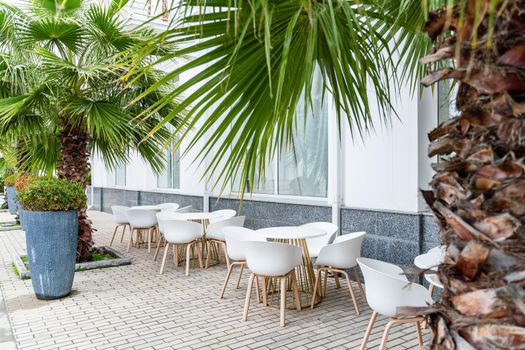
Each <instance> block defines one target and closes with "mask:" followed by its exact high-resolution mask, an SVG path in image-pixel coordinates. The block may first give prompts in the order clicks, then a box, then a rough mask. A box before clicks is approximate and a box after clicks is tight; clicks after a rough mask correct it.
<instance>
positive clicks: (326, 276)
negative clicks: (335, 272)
mask: <svg viewBox="0 0 525 350" xmlns="http://www.w3.org/2000/svg"><path fill="white" fill-rule="evenodd" d="M327 284H328V271H327V270H326V269H325V270H324V287H323V297H325V296H326V285H327Z"/></svg>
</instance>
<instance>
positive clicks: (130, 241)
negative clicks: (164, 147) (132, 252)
mask: <svg viewBox="0 0 525 350" xmlns="http://www.w3.org/2000/svg"><path fill="white" fill-rule="evenodd" d="M134 232H135V229H131V234H130V235H129V242H128V249H126V252H128V253H129V248H131V244H132V243H133V233H134Z"/></svg>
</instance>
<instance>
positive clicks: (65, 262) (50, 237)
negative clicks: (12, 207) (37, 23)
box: [20, 208, 78, 300]
mask: <svg viewBox="0 0 525 350" xmlns="http://www.w3.org/2000/svg"><path fill="white" fill-rule="evenodd" d="M20 220H21V222H22V224H23V226H24V228H25V231H26V244H27V258H28V261H29V270H30V271H31V281H32V284H33V290H34V292H35V294H36V297H37V298H38V299H43V300H50V299H58V298H61V297H64V296H66V295H68V294H69V293H70V292H71V287H72V286H73V278H74V276H75V258H76V251H77V236H78V212H77V211H76V210H69V211H26V210H23V209H22V208H20Z"/></svg>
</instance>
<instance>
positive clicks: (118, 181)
mask: <svg viewBox="0 0 525 350" xmlns="http://www.w3.org/2000/svg"><path fill="white" fill-rule="evenodd" d="M115 185H117V186H126V166H125V165H120V166H118V167H117V168H116V169H115Z"/></svg>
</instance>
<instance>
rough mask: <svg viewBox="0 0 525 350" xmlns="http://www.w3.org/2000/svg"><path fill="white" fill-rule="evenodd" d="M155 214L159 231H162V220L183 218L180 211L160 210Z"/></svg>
mask: <svg viewBox="0 0 525 350" xmlns="http://www.w3.org/2000/svg"><path fill="white" fill-rule="evenodd" d="M156 216H157V221H158V225H159V231H160V233H164V225H163V222H164V221H166V220H184V219H183V218H182V215H181V214H180V213H177V212H174V211H161V212H159V213H157V215H156Z"/></svg>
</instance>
